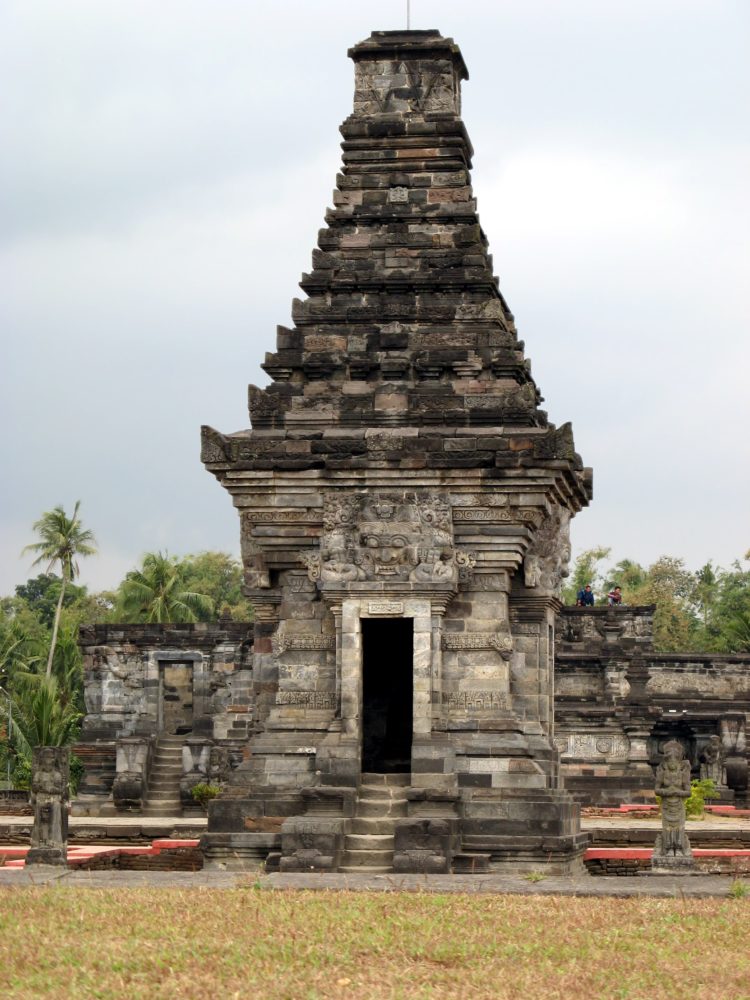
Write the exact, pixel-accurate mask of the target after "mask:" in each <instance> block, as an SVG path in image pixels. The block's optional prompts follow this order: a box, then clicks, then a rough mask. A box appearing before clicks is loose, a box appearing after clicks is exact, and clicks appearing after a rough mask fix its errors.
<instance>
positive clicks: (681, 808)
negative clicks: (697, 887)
mask: <svg viewBox="0 0 750 1000" xmlns="http://www.w3.org/2000/svg"><path fill="white" fill-rule="evenodd" d="M655 791H656V794H657V795H659V796H660V797H661V832H660V833H658V834H657V835H656V843H655V844H654V854H653V858H652V859H651V868H652V870H654V871H659V870H661V871H664V870H666V871H670V872H672V871H674V870H679V871H685V870H692V868H693V867H694V865H695V862H694V860H693V852H692V851H691V849H690V841H689V840H688V837H687V834H686V833H685V800H686V799H687V798H689V797H690V762H689V761H687V760H685V753H684V750H683V748H682V744H681V743H679V742H678V741H677V740H669V742H668V743H665V745H664V759H663V760H662V762H661V764H659V766H658V767H657V769H656V789H655Z"/></svg>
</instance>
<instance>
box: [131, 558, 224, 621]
mask: <svg viewBox="0 0 750 1000" xmlns="http://www.w3.org/2000/svg"><path fill="white" fill-rule="evenodd" d="M212 612H213V602H212V601H211V598H210V597H208V595H206V594H201V593H199V592H197V591H194V590H189V589H188V586H187V584H186V582H185V571H184V568H183V566H182V564H181V563H179V562H178V561H177V559H176V558H174V556H170V555H168V554H167V553H161V552H148V553H147V554H146V555H145V556H144V557H143V561H142V564H141V568H140V569H136V570H132V571H131V572H130V573H128V574H127V575H126V577H125V579H124V580H123V582H122V583H121V584H120V588H119V592H118V597H117V602H116V606H115V612H114V613H115V615H121V616H122V617H123V619H124V620H125V621H130V622H157V623H162V624H165V623H168V622H194V621H198V620H199V615H204V616H210V615H211V613H212Z"/></svg>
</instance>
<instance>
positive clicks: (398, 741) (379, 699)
mask: <svg viewBox="0 0 750 1000" xmlns="http://www.w3.org/2000/svg"><path fill="white" fill-rule="evenodd" d="M413 651H414V621H413V619H412V618H363V619H362V689H363V693H362V770H363V771H367V772H372V773H376V774H389V773H393V772H408V771H411V739H412V719H413V708H412V697H413V684H412V669H413Z"/></svg>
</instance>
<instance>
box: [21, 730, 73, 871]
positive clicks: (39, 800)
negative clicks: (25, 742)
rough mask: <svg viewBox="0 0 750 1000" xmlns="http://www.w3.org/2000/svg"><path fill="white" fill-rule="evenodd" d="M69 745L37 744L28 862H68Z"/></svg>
mask: <svg viewBox="0 0 750 1000" xmlns="http://www.w3.org/2000/svg"><path fill="white" fill-rule="evenodd" d="M69 779H70V748H69V747H34V749H33V751H32V759H31V804H32V806H33V808H34V828H33V830H32V831H31V849H30V850H29V853H28V854H27V855H26V864H27V865H67V863H68V805H69V802H70V786H69Z"/></svg>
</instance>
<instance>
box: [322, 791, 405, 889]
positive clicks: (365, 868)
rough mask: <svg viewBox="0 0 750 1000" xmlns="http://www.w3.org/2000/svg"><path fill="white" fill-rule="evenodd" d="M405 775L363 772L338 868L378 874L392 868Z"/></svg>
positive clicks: (403, 799)
mask: <svg viewBox="0 0 750 1000" xmlns="http://www.w3.org/2000/svg"><path fill="white" fill-rule="evenodd" d="M409 781H410V776H409V775H408V774H363V775H362V784H361V785H360V786H359V792H358V795H357V809H356V812H355V814H354V819H353V820H352V827H351V833H348V834H347V835H346V840H345V842H344V857H343V859H342V861H343V863H342V865H341V868H340V869H339V871H342V872H351V873H353V874H357V873H359V874H361V875H365V874H369V875H372V874H381V873H384V872H390V871H393V839H394V831H395V828H396V820H397V819H398V818H399V817H401V816H406V795H405V793H406V788H407V787H408V785H409Z"/></svg>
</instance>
